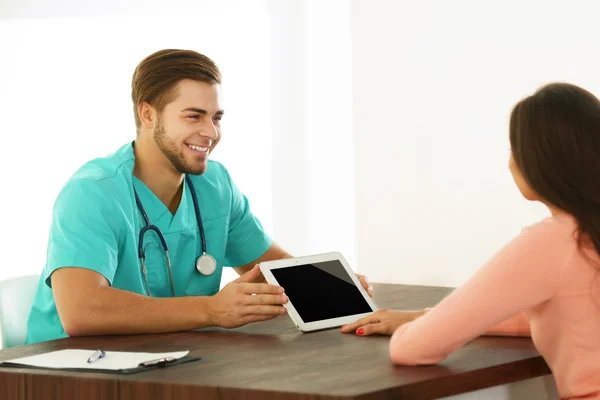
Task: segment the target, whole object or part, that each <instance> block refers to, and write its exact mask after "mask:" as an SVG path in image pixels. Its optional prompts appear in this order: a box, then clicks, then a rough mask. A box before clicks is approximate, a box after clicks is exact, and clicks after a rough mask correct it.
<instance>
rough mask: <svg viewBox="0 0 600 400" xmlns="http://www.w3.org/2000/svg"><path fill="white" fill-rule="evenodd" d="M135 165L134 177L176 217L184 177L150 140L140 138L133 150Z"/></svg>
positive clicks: (137, 139)
mask: <svg viewBox="0 0 600 400" xmlns="http://www.w3.org/2000/svg"><path fill="white" fill-rule="evenodd" d="M133 151H134V154H135V165H134V167H133V175H135V176H136V177H137V178H138V179H139V180H141V181H142V182H144V184H145V185H146V186H148V188H149V189H150V190H151V191H152V192H153V193H154V194H155V195H156V196H157V197H158V198H159V199H160V201H162V202H163V204H164V205H165V206H167V208H168V209H169V210H170V211H171V214H173V215H175V212H176V211H177V208H178V207H179V203H180V202H181V195H182V193H183V179H184V175H183V174H182V173H180V172H178V171H176V170H175V169H174V168H173V165H172V164H171V162H170V161H169V160H168V159H167V158H166V157H165V155H164V154H163V153H162V151H160V149H159V148H158V147H157V146H156V145H155V144H154V143H150V142H149V140H142V139H141V137H139V136H138V138H136V140H135V145H134V148H133Z"/></svg>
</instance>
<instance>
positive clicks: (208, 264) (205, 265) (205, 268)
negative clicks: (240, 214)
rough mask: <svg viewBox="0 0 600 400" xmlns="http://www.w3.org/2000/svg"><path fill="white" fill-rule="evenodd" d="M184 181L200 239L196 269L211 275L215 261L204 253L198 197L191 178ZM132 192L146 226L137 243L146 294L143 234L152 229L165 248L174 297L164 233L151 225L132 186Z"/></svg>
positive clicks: (186, 177)
mask: <svg viewBox="0 0 600 400" xmlns="http://www.w3.org/2000/svg"><path fill="white" fill-rule="evenodd" d="M185 181H186V182H187V184H188V186H189V187H190V191H191V192H192V199H193V200H194V212H195V214H196V222H197V223H198V230H199V231H200V238H201V240H202V254H201V255H200V257H198V259H197V260H196V270H197V271H198V272H199V273H201V274H202V275H205V276H209V275H212V274H213V273H214V272H215V271H216V269H217V261H216V260H215V259H214V258H213V256H211V255H210V254H207V253H206V237H205V236H204V227H203V225H202V216H201V215H200V207H199V206H198V198H197V197H196V190H194V184H193V183H192V179H191V178H190V177H189V176H188V175H186V176H185ZM133 193H134V194H135V202H136V203H137V206H138V208H139V209H140V211H141V213H142V216H143V217H144V221H146V226H144V227H143V228H142V230H141V231H140V239H139V243H138V257H139V258H140V260H141V261H142V274H144V280H145V281H146V292H147V293H148V296H150V286H149V285H148V274H147V273H146V254H145V253H144V234H145V233H146V232H148V231H154V232H155V233H156V234H157V235H158V238H159V239H160V243H161V244H162V247H163V249H164V250H165V256H166V258H167V268H168V269H169V281H170V283H171V295H172V296H173V297H175V286H173V272H172V271H171V258H170V257H169V246H168V245H167V241H166V240H165V237H164V235H163V234H162V232H161V231H160V229H159V228H158V226H156V225H152V224H151V223H150V218H148V214H147V213H146V210H145V209H144V206H142V202H141V201H140V198H139V196H138V194H137V192H136V190H135V187H134V188H133Z"/></svg>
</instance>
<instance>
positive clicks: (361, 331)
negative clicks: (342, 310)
mask: <svg viewBox="0 0 600 400" xmlns="http://www.w3.org/2000/svg"><path fill="white" fill-rule="evenodd" d="M423 314H424V311H393V310H378V311H376V312H374V313H373V314H371V315H367V316H366V317H363V318H361V319H359V320H358V321H356V322H354V323H352V324H348V325H344V326H342V332H344V333H349V332H356V334H357V335H360V336H368V335H375V334H379V335H391V334H392V333H394V331H395V330H396V329H398V328H399V327H400V326H402V325H404V324H405V323H407V322H410V321H413V320H415V319H417V318H419V317H420V316H422V315H423Z"/></svg>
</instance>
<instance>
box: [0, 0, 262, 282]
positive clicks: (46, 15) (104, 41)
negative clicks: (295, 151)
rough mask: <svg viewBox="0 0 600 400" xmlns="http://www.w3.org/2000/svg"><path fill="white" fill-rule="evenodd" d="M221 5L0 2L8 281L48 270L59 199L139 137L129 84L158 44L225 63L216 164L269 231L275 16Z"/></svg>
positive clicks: (256, 8) (249, 5)
mask: <svg viewBox="0 0 600 400" xmlns="http://www.w3.org/2000/svg"><path fill="white" fill-rule="evenodd" d="M214 3H215V2H209V1H174V2H170V3H169V7H168V11H165V8H164V2H158V1H154V2H147V1H143V2H142V1H133V2H117V1H110V2H102V3H96V2H92V1H87V2H84V1H76V2H75V1H67V0H61V1H53V2H44V1H41V0H39V1H35V0H30V1H28V2H21V1H18V0H10V1H6V0H4V1H2V3H0V4H1V5H0V17H1V18H0V38H2V39H1V40H0V50H1V52H2V57H1V58H2V62H0V88H1V89H0V109H2V110H3V111H4V112H3V116H2V132H3V136H2V145H3V149H4V151H3V155H2V157H1V158H0V179H1V181H2V187H3V189H2V196H1V200H0V201H1V205H2V208H3V209H4V210H5V214H4V216H3V219H2V229H3V230H4V235H5V236H8V237H6V238H3V240H2V242H0V243H1V244H0V251H1V252H2V254H3V255H4V258H3V261H2V268H0V279H4V278H7V277H10V276H16V275H22V274H30V273H40V272H41V270H42V268H43V266H44V262H45V255H46V245H47V235H48V229H49V226H50V218H51V210H52V207H53V203H54V200H55V198H56V195H57V193H58V191H59V190H60V189H61V187H62V186H63V185H64V183H65V182H66V180H67V179H68V178H69V176H71V174H73V173H74V172H75V170H76V169H77V168H78V167H79V166H80V165H81V164H82V163H84V162H86V161H87V160H90V159H92V158H95V157H101V156H104V155H106V154H108V153H111V152H113V151H115V150H116V149H117V148H118V147H119V146H121V145H123V144H125V143H126V142H128V141H130V140H133V139H134V138H135V125H134V119H133V111H132V110H133V107H132V105H131V86H130V85H131V76H132V74H133V70H134V68H135V66H136V65H137V63H138V62H139V61H141V60H142V58H143V57H145V56H147V55H149V54H150V53H152V52H154V51H156V50H159V49H161V48H167V47H176V48H189V49H194V50H197V51H200V52H202V53H205V54H206V55H208V56H209V57H212V58H213V59H214V60H215V61H216V62H217V63H218V64H219V66H220V68H221V70H222V73H223V77H224V81H223V102H224V109H225V110H226V117H225V118H224V120H223V136H224V139H223V140H222V141H221V143H220V144H219V146H218V147H217V148H216V150H215V152H214V155H213V158H214V159H217V160H219V161H222V162H223V163H224V164H225V165H226V166H227V167H228V169H229V170H230V172H231V174H232V176H233V178H234V180H235V181H236V182H237V184H238V185H239V186H240V188H241V189H242V191H243V192H244V193H246V195H247V196H248V198H249V199H250V203H251V206H252V208H253V210H254V212H255V214H257V215H258V216H259V217H260V219H261V221H262V222H263V224H264V226H265V228H266V229H267V231H269V232H271V233H272V230H273V224H272V213H271V209H272V189H271V184H272V181H271V179H270V177H271V168H272V166H271V158H270V157H269V156H268V155H269V154H270V153H271V142H272V140H271V135H272V130H271V122H272V120H271V80H270V76H271V73H270V70H271V61H270V57H271V48H270V22H269V16H268V14H267V9H266V6H265V3H264V0H253V1H247V0H244V1H227V2H219V3H218V4H214ZM165 12H166V13H167V16H163V14H164V13H165ZM158 15H161V16H160V17H158ZM265 154H266V155H267V156H265ZM7 210H8V211H7ZM235 276H236V274H235V272H233V271H231V270H226V273H225V274H224V280H225V281H226V280H228V279H231V278H233V277H235Z"/></svg>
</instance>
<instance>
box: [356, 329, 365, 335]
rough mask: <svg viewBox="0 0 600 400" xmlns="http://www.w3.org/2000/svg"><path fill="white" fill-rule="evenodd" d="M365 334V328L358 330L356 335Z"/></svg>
mask: <svg viewBox="0 0 600 400" xmlns="http://www.w3.org/2000/svg"><path fill="white" fill-rule="evenodd" d="M363 333H364V331H363V328H358V329H357V330H356V334H357V335H362V334H363Z"/></svg>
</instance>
